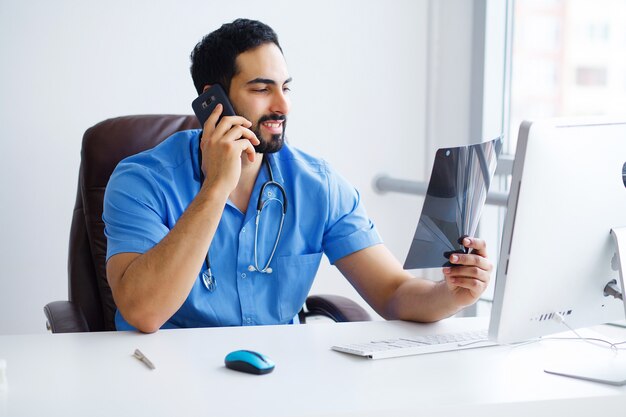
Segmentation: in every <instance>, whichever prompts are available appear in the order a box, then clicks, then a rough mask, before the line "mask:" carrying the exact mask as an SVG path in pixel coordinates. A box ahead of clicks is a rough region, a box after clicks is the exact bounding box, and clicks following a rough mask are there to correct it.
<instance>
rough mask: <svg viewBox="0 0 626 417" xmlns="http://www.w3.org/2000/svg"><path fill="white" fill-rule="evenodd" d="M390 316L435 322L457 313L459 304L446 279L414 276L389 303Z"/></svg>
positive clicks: (400, 287)
mask: <svg viewBox="0 0 626 417" xmlns="http://www.w3.org/2000/svg"><path fill="white" fill-rule="evenodd" d="M388 307H389V316H392V317H393V318H395V319H400V320H410V321H418V322H426V323H428V322H434V321H438V320H441V319H444V318H446V317H450V316H452V315H453V314H455V313H457V312H458V311H459V310H460V309H461V306H459V305H457V303H456V300H455V299H454V297H452V296H451V292H450V290H449V289H448V288H447V287H446V282H445V281H439V282H434V281H429V280H426V279H423V278H413V279H410V280H407V281H405V282H404V283H403V284H402V285H400V286H399V287H398V288H397V290H396V292H395V293H394V296H393V298H392V299H391V300H390V303H389V306H388Z"/></svg>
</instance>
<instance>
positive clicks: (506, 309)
mask: <svg viewBox="0 0 626 417" xmlns="http://www.w3.org/2000/svg"><path fill="white" fill-rule="evenodd" d="M625 163H626V118H624V119H622V120H621V121H619V120H618V121H616V120H607V119H587V120H578V121H571V120H570V121H567V120H550V121H542V122H524V123H522V125H521V127H520V132H519V139H518V142H517V153H516V157H515V162H514V165H513V174H512V180H511V191H510V194H509V201H508V207H507V215H506V219H505V224H504V230H503V236H502V245H501V249H500V257H499V260H498V268H497V275H496V282H495V294H494V303H493V309H492V313H491V322H490V328H489V337H490V339H492V340H494V341H496V342H498V343H511V342H519V341H524V340H528V339H532V338H536V337H539V336H544V335H548V334H553V333H557V332H563V331H567V328H566V327H565V326H564V325H563V324H562V323H559V322H557V321H556V320H554V317H555V315H557V314H559V315H561V316H562V317H563V318H564V320H565V321H566V323H567V324H568V325H569V326H571V327H572V328H580V327H587V326H591V325H596V324H600V323H606V322H609V321H616V320H621V319H623V318H624V311H625V310H624V303H623V302H622V301H621V300H619V299H616V298H613V297H610V296H605V292H604V288H605V286H606V285H607V283H609V282H610V281H611V280H616V281H617V283H618V285H621V288H624V286H623V283H621V277H620V273H619V265H620V263H619V258H618V255H617V254H616V246H615V244H614V240H613V237H612V235H611V229H612V228H619V227H624V226H626V186H625V183H624V179H623V173H624V169H625V168H624V166H625V165H624V164H625ZM624 255H626V254H624Z"/></svg>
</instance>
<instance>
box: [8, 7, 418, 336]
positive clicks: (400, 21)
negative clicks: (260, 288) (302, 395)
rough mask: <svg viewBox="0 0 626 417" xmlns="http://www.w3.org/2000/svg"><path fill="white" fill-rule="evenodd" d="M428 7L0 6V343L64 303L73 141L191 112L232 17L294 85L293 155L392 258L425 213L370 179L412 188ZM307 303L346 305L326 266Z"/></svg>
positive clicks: (76, 148) (33, 327)
mask: <svg viewBox="0 0 626 417" xmlns="http://www.w3.org/2000/svg"><path fill="white" fill-rule="evenodd" d="M217 4H219V7H218V6H217ZM428 8H429V2H428V1H426V0H422V1H415V0H395V1H390V0H368V1H359V0H347V1H334V0H319V1H307V2H300V1H298V2H291V1H287V0H285V1H281V0H269V1H266V2H257V1H244V0H237V1H230V2H219V3H218V2H211V1H207V0H187V1H184V2H182V1H163V0H136V1H122V0H109V1H106V2H93V1H78V0H75V1H72V0H59V1H46V0H41V1H34V0H24V1H19V2H18V1H9V0H0V35H1V36H0V334H7V333H33V332H43V331H45V329H44V322H45V321H44V315H43V312H42V307H43V305H44V304H46V303H47V302H49V301H53V300H62V299H67V275H66V260H67V242H68V236H69V225H70V218H71V212H72V207H73V204H74V198H75V191H76V180H77V171H78V165H79V152H80V143H81V137H82V133H83V132H84V131H85V129H87V128H88V127H89V126H91V125H93V124H95V123H97V122H98V121H101V120H103V119H106V118H109V117H114V116H119V115H127V114H139V113H186V114H189V113H191V108H190V103H191V100H192V99H193V98H194V97H195V91H194V88H193V85H192V82H191V78H190V76H189V70H188V67H189V60H188V55H189V52H190V51H191V49H192V47H193V46H194V45H195V43H196V42H197V41H198V40H199V39H200V38H201V37H202V36H203V35H204V34H206V33H208V32H209V31H211V30H213V29H216V28H217V27H218V26H219V25H220V24H221V23H224V22H227V21H232V20H233V19H234V18H237V17H249V18H257V19H260V20H263V21H265V22H266V23H268V24H270V25H271V26H272V27H273V28H274V29H275V30H276V31H277V32H278V34H279V37H280V40H281V43H282V46H283V49H284V52H285V55H286V58H287V63H288V65H289V69H290V71H291V74H292V76H293V77H294V83H293V95H292V98H293V110H292V116H291V122H290V123H289V130H288V132H287V133H288V136H289V138H290V140H291V142H292V143H293V144H294V145H296V146H299V147H301V148H303V149H305V150H307V151H309V152H311V153H314V154H317V155H320V156H323V157H325V158H326V159H327V160H329V161H330V162H331V163H332V164H333V165H334V166H335V167H336V168H337V169H338V170H339V171H340V172H342V173H343V174H344V175H345V176H346V177H347V178H348V179H349V180H350V181H351V182H352V183H353V184H354V185H355V186H357V188H359V189H360V191H361V192H362V196H363V200H364V201H365V204H366V207H367V208H368V212H369V214H370V216H371V217H372V219H373V220H374V221H375V223H376V224H377V225H378V228H379V230H380V232H381V234H382V235H383V238H384V239H385V241H386V243H387V245H388V246H389V247H390V249H391V250H392V251H393V252H394V253H395V255H396V256H397V257H398V258H400V259H401V260H403V259H404V256H405V255H406V251H407V249H408V245H409V242H410V240H411V238H412V235H413V231H414V228H415V225H416V223H417V215H418V214H417V213H418V212H419V208H420V205H421V200H420V199H419V198H418V197H411V196H404V195H393V194H388V195H384V196H380V195H377V194H375V193H374V192H373V191H372V188H371V185H370V183H371V180H372V177H373V176H374V175H375V174H377V173H379V172H386V173H388V174H390V175H393V176H396V177H404V178H408V179H423V172H424V171H425V167H424V158H423V156H422V155H423V150H424V129H425V116H424V114H425V101H426V55H427V48H426V39H427V16H428ZM314 292H333V293H340V294H344V295H349V296H352V297H354V293H353V290H352V289H351V288H350V287H349V286H348V284H346V283H345V280H343V278H342V277H341V276H340V274H339V273H338V272H337V271H336V270H335V269H334V268H330V267H329V266H327V265H323V266H322V268H321V269H320V274H319V277H318V280H317V282H316V284H315V287H314Z"/></svg>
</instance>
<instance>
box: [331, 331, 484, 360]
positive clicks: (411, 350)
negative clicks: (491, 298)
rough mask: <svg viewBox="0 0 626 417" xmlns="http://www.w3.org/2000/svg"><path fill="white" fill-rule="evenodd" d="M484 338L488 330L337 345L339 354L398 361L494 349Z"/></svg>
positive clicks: (335, 347) (334, 348)
mask: <svg viewBox="0 0 626 417" xmlns="http://www.w3.org/2000/svg"><path fill="white" fill-rule="evenodd" d="M495 344H496V343H495V342H491V341H490V340H489V339H488V338H487V330H478V331H469V332H458V333H444V334H435V335H427V336H411V337H402V338H399V339H383V340H373V341H371V342H365V343H354V344H345V345H336V346H333V347H332V349H333V350H336V351H338V352H344V353H350V354H352V355H357V356H365V357H367V358H371V359H383V358H397V357H399V356H410V355H421V354H424V353H435V352H448V351H451V350H462V349H473V348H478V347H485V346H494V345H495Z"/></svg>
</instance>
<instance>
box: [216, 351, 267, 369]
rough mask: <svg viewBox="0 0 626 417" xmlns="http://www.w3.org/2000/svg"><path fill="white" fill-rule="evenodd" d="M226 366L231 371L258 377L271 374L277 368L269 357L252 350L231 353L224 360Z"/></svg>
mask: <svg viewBox="0 0 626 417" xmlns="http://www.w3.org/2000/svg"><path fill="white" fill-rule="evenodd" d="M224 364H225V365H226V367H227V368H229V369H234V370H235V371H240V372H247V373H249V374H256V375H262V374H269V373H270V372H272V371H273V370H274V367H275V366H276V365H275V364H274V362H272V360H271V359H269V358H268V357H267V356H265V355H261V354H260V353H258V352H253V351H251V350H236V351H234V352H230V353H229V354H228V355H226V357H225V358H224Z"/></svg>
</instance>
